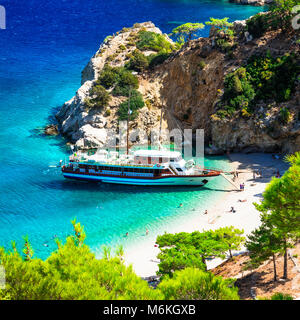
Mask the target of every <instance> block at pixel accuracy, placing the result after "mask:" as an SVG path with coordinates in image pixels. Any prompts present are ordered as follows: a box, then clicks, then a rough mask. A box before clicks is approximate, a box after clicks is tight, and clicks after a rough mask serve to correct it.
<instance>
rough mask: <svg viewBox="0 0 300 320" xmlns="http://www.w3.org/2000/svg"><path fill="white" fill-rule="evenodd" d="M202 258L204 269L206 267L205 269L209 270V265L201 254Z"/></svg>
mask: <svg viewBox="0 0 300 320" xmlns="http://www.w3.org/2000/svg"><path fill="white" fill-rule="evenodd" d="M201 259H202V262H203V264H204V269H205V271H207V265H206V261H205V258H204V257H203V256H201Z"/></svg>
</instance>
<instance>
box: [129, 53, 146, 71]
mask: <svg viewBox="0 0 300 320" xmlns="http://www.w3.org/2000/svg"><path fill="white" fill-rule="evenodd" d="M148 66H149V62H148V59H147V57H146V56H145V55H144V54H143V53H142V52H141V51H140V50H137V49H136V50H134V51H133V52H132V54H131V58H130V60H129V62H128V63H127V64H126V68H128V69H130V70H134V71H137V72H141V71H144V70H145V69H147V68H148Z"/></svg>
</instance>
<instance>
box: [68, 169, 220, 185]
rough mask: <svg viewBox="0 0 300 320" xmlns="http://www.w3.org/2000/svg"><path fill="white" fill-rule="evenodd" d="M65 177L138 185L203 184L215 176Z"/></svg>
mask: <svg viewBox="0 0 300 320" xmlns="http://www.w3.org/2000/svg"><path fill="white" fill-rule="evenodd" d="M63 175H64V177H65V178H67V179H75V180H82V181H93V182H102V183H114V184H125V185H136V186H137V185H139V186H204V185H205V184H206V183H208V182H209V181H211V180H212V179H214V178H215V176H209V177H206V176H191V177H187V176H173V177H160V178H156V179H147V178H138V179H137V178H129V177H118V176H116V177H112V176H109V177H108V176H92V175H82V174H76V173H67V172H64V173H63Z"/></svg>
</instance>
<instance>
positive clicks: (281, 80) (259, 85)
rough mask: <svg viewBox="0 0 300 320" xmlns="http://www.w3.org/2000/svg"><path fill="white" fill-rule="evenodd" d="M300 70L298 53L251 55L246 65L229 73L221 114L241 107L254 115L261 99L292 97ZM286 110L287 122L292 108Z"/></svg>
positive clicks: (228, 113)
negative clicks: (273, 55) (276, 55)
mask: <svg viewBox="0 0 300 320" xmlns="http://www.w3.org/2000/svg"><path fill="white" fill-rule="evenodd" d="M299 72H300V67H299V62H298V58H297V57H296V55H294V54H286V55H284V56H282V57H277V58H275V57H272V56H271V55H270V54H269V53H267V54H266V55H264V56H253V57H251V58H250V60H249V61H248V63H247V64H246V66H244V67H241V68H239V69H237V70H236V71H234V72H232V73H230V74H228V75H227V76H226V78H225V81H224V87H225V88H224V96H223V101H222V107H221V110H219V111H218V112H217V114H218V115H220V116H228V115H232V114H233V113H234V112H235V111H238V110H244V111H246V112H247V113H248V114H251V113H253V112H254V111H255V106H256V104H257V102H259V101H267V100H268V99H271V100H275V101H276V102H284V101H288V100H290V98H291V95H292V93H293V92H294V90H295V84H296V80H297V77H298V74H299ZM282 112H283V114H282V119H283V122H286V121H287V120H288V118H289V114H288V110H287V111H286V110H285V111H282Z"/></svg>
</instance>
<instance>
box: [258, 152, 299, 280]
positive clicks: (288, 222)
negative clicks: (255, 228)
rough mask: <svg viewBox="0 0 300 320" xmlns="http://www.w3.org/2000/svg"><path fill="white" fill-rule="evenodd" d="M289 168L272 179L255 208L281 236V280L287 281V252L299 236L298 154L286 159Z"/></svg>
mask: <svg viewBox="0 0 300 320" xmlns="http://www.w3.org/2000/svg"><path fill="white" fill-rule="evenodd" d="M287 161H288V162H289V163H290V164H291V167H290V168H289V169H288V170H287V171H286V172H285V173H284V175H283V176H282V177H281V178H280V179H278V178H273V179H272V180H271V182H270V183H269V184H268V186H267V188H266V190H265V192H264V193H263V201H262V203H261V204H260V205H258V204H255V205H256V208H257V209H258V210H259V211H260V212H262V213H263V214H264V219H266V221H267V223H268V224H269V225H270V226H272V227H273V228H276V231H277V233H278V235H279V236H281V238H282V241H283V244H282V249H283V252H284V272H283V278H284V279H287V250H288V248H290V247H293V243H294V240H295V239H297V238H298V237H299V235H300V197H299V195H300V184H299V181H300V152H298V153H296V154H295V155H292V156H290V157H288V158H287Z"/></svg>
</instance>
